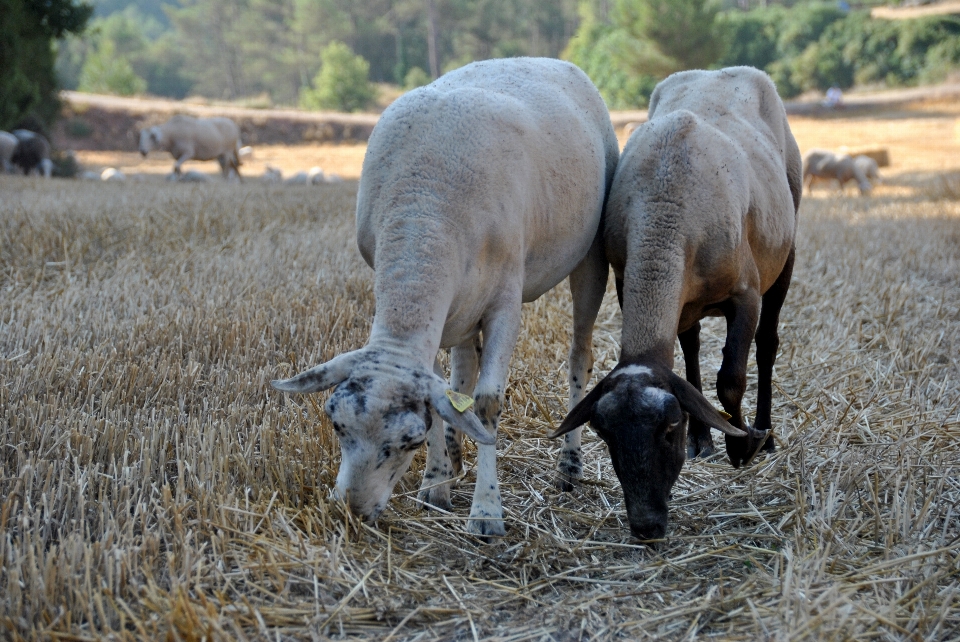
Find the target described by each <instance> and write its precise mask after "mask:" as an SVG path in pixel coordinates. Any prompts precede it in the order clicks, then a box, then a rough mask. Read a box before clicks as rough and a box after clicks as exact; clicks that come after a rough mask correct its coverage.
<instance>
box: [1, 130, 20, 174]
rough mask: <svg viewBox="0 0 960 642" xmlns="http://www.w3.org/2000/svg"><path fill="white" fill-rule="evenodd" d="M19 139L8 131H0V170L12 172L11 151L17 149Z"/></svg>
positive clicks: (5, 172) (7, 172)
mask: <svg viewBox="0 0 960 642" xmlns="http://www.w3.org/2000/svg"><path fill="white" fill-rule="evenodd" d="M18 143H19V141H18V140H17V137H16V136H14V135H13V134H11V133H10V132H4V131H0V171H2V172H3V173H4V174H12V173H13V172H14V167H13V153H14V152H15V151H16V150H17V144H18Z"/></svg>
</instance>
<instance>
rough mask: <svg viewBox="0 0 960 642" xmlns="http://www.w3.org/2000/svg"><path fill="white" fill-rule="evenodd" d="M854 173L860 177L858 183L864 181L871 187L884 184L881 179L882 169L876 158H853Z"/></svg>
mask: <svg viewBox="0 0 960 642" xmlns="http://www.w3.org/2000/svg"><path fill="white" fill-rule="evenodd" d="M853 171H854V174H855V175H856V176H857V177H858V178H857V180H858V181H861V180H862V181H863V182H865V183H867V184H869V185H870V186H871V187H872V186H873V185H876V184H877V183H882V182H883V179H882V178H880V167H879V166H878V163H877V161H876V159H875V158H873V157H872V156H867V155H865V154H861V155H859V156H854V157H853Z"/></svg>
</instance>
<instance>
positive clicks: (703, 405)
mask: <svg viewBox="0 0 960 642" xmlns="http://www.w3.org/2000/svg"><path fill="white" fill-rule="evenodd" d="M670 388H671V392H673V396H674V397H676V398H677V401H679V402H680V407H681V408H683V409H684V410H685V411H686V412H688V413H690V414H691V415H692V416H694V417H696V418H697V419H699V420H700V421H702V422H703V423H705V424H706V425H708V426H710V427H712V428H716V429H717V430H719V431H720V432H722V433H723V434H725V435H730V436H731V437H746V436H747V433H746V432H744V431H743V430H740V429H739V428H736V427H734V426H733V425H731V424H730V423H729V422H728V421H727V420H726V419H724V418H723V415H721V414H720V411H719V410H717V409H716V408H714V407H713V405H712V404H711V403H710V402H709V401H707V398H706V397H704V396H703V394H702V393H701V392H700V391H699V390H697V389H696V388H694V387H693V384H691V383H690V382H688V381H687V380H686V379H683V378H682V377H680V376H678V375H677V374H675V373H673V372H671V373H670Z"/></svg>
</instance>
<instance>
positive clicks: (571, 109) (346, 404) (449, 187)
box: [273, 58, 618, 536]
mask: <svg viewBox="0 0 960 642" xmlns="http://www.w3.org/2000/svg"><path fill="white" fill-rule="evenodd" d="M617 156H618V150H617V139H616V135H615V134H614V131H613V125H612V124H611V122H610V116H609V114H608V112H607V110H606V107H605V106H604V103H603V100H602V99H601V98H600V94H599V93H598V92H597V89H596V88H595V87H594V86H593V84H592V83H591V82H590V80H589V79H588V78H587V76H586V75H585V74H584V73H583V72H582V71H580V70H579V69H578V68H577V67H575V66H574V65H571V64H569V63H566V62H562V61H560V60H552V59H546V58H510V59H502V60H488V61H483V62H476V63H472V64H469V65H467V66H465V67H461V68H460V69H458V70H456V71H453V72H450V73H447V74H444V75H443V76H442V77H441V78H440V79H439V80H436V81H434V82H433V83H431V84H430V85H428V86H425V87H421V88H419V89H415V90H413V91H410V92H408V93H406V94H404V95H403V96H402V97H400V98H399V99H397V100H396V101H395V102H394V103H393V104H392V105H390V107H388V108H387V110H386V111H385V112H384V113H383V116H382V117H381V118H380V121H379V122H378V123H377V127H376V129H374V131H373V134H372V135H371V137H370V141H369V144H368V147H367V152H366V156H365V158H364V162H363V173H362V175H361V179H360V186H359V194H358V200H357V241H358V244H359V246H360V253H361V254H362V255H363V258H364V260H366V262H367V263H368V264H369V265H370V266H371V267H373V268H374V269H375V272H376V276H375V282H374V293H375V296H376V315H375V317H374V320H373V328H372V331H371V334H370V339H369V341H368V343H367V345H366V346H365V347H363V348H361V349H359V350H355V351H353V352H348V353H346V354H341V355H340V356H338V357H336V358H334V359H333V360H332V361H329V362H328V363H325V364H322V365H319V366H316V367H314V368H311V369H310V370H307V371H305V372H302V373H300V374H299V375H297V376H295V377H293V378H292V379H288V380H285V381H275V382H274V383H273V385H274V387H276V388H277V389H279V390H283V391H287V392H316V391H319V390H324V389H326V388H331V387H333V386H336V387H337V389H336V391H335V392H334V393H333V395H332V396H331V397H330V399H329V401H328V402H327V405H326V411H327V414H328V415H329V416H330V418H331V420H332V421H333V425H334V430H335V431H336V433H337V435H338V436H339V439H340V449H341V453H342V461H341V464H340V471H339V474H338V475H337V491H338V494H339V495H340V496H341V497H343V498H344V499H346V501H347V502H348V503H349V505H350V507H351V509H352V510H353V511H354V512H355V513H357V514H358V515H361V516H362V517H363V518H365V519H366V520H368V521H373V520H375V519H376V517H377V516H378V515H379V514H380V512H381V511H382V510H383V509H384V507H385V506H386V504H387V501H388V499H389V498H390V494H391V492H392V490H393V488H394V486H395V485H396V483H397V480H398V479H399V478H400V476H401V475H402V474H403V473H404V471H406V470H407V468H409V466H410V462H411V461H412V459H413V455H414V452H415V451H416V449H417V447H419V446H420V444H422V443H423V442H424V441H426V443H427V463H426V468H425V471H424V476H423V485H422V486H421V489H420V499H421V500H422V501H423V502H425V503H427V504H429V505H435V506H439V507H442V508H445V509H447V508H450V506H451V504H450V487H451V485H452V482H453V481H454V479H455V478H456V477H457V476H458V475H459V474H460V472H461V466H462V462H461V435H462V434H466V435H467V436H469V437H471V438H472V439H474V440H475V441H476V442H478V444H479V447H478V448H479V454H478V463H477V467H476V471H477V483H476V489H475V491H474V495H473V505H472V507H471V509H470V518H469V520H468V522H467V529H468V530H469V531H470V532H472V533H475V534H477V535H481V536H489V535H501V534H503V533H504V532H505V529H504V523H503V508H502V506H501V501H500V490H499V482H498V480H497V471H496V445H495V444H496V437H497V427H498V424H499V420H500V412H501V409H502V406H503V399H504V392H505V389H506V381H507V373H508V367H509V363H510V356H511V354H512V352H513V348H514V344H515V343H516V341H517V336H518V334H519V331H520V318H521V304H522V303H523V302H525V301H533V300H534V299H536V298H538V297H539V296H540V295H542V294H543V293H545V292H547V291H548V290H550V289H551V288H553V287H554V286H555V285H556V284H557V283H559V282H560V281H562V280H563V279H564V278H565V277H566V276H568V275H569V276H570V289H571V292H572V294H573V310H574V330H573V344H572V346H571V349H570V381H571V385H570V389H571V407H572V406H573V405H574V404H575V403H576V402H577V401H578V400H579V399H580V397H581V396H582V395H583V386H584V385H585V384H586V381H587V379H588V378H589V376H590V372H591V368H592V365H593V356H592V333H593V324H594V321H595V320H596V316H597V312H598V310H599V307H600V303H601V301H602V297H603V291H604V284H605V283H606V275H607V263H606V261H605V260H604V258H603V247H602V239H601V237H600V234H599V233H598V230H599V229H600V223H601V216H602V208H603V200H604V195H605V194H606V190H607V187H608V186H609V184H610V181H611V180H612V178H613V172H614V169H615V167H616V163H617ZM481 335H482V342H481ZM447 347H450V348H452V352H451V363H452V366H451V371H452V372H451V382H450V384H448V383H447V381H445V380H444V379H443V377H442V376H441V374H440V370H439V366H438V362H437V361H436V358H437V352H438V350H439V349H440V348H447ZM451 386H452V390H451ZM448 393H451V395H453V397H452V399H451V397H449V396H448ZM453 393H461V394H464V395H471V394H472V395H473V396H474V397H475V398H476V404H475V406H474V409H475V413H476V414H474V412H473V411H470V410H466V409H465V407H464V406H459V409H458V407H457V406H455V405H454V404H453V402H454V401H457V402H458V397H457V396H456V395H454V394H453ZM458 403H459V402H458ZM478 417H479V419H478ZM440 418H443V420H445V421H446V422H447V423H448V424H449V426H450V427H448V428H447V429H446V430H445V428H444V426H443V422H441V421H440ZM579 450H580V448H579V441H574V440H573V439H571V440H570V442H569V443H568V444H567V447H565V449H564V450H563V453H562V460H561V462H560V468H561V471H560V473H561V477H562V479H563V480H564V481H567V482H569V479H570V478H576V477H579V476H580V474H581V462H580V452H579Z"/></svg>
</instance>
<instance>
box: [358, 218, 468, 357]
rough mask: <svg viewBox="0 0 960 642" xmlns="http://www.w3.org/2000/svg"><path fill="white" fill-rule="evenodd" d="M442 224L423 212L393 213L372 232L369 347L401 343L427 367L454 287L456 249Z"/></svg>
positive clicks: (433, 354) (440, 333) (436, 349)
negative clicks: (373, 268)
mask: <svg viewBox="0 0 960 642" xmlns="http://www.w3.org/2000/svg"><path fill="white" fill-rule="evenodd" d="M442 227H443V226H442V225H441V224H440V223H439V222H438V221H437V220H436V219H433V218H430V217H423V216H405V217H395V218H394V219H393V220H392V221H389V222H387V223H386V224H385V225H384V226H383V227H382V228H381V229H380V231H379V233H378V235H377V244H376V256H375V265H376V278H375V282H374V295H375V297H376V313H375V315H374V319H373V328H372V331H371V334H370V342H369V343H370V344H371V345H392V346H403V347H404V348H406V349H407V350H409V349H410V348H413V349H414V350H415V358H416V359H417V360H418V361H421V362H422V365H424V367H427V368H432V367H433V361H434V358H435V356H436V354H437V351H438V350H439V349H440V341H441V337H442V335H443V327H444V323H445V322H446V318H447V314H448V312H449V310H450V305H451V302H452V300H453V295H454V293H455V291H456V282H455V275H456V274H457V270H455V269H454V266H455V265H456V258H457V257H456V250H455V248H454V247H453V245H452V244H451V243H450V241H449V236H447V235H445V234H444V232H443V229H442Z"/></svg>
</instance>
